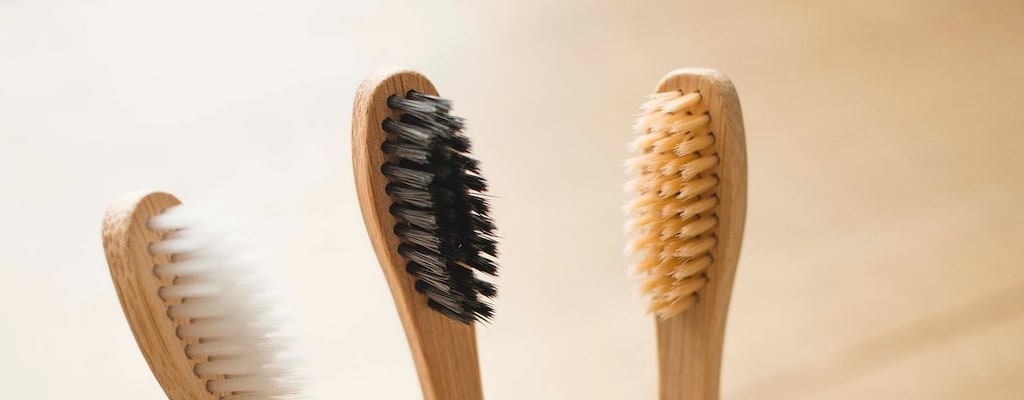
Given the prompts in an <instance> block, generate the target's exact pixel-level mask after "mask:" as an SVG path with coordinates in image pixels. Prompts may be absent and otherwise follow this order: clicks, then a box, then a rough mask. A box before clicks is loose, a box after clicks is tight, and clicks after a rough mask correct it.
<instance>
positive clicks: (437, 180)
mask: <svg viewBox="0 0 1024 400" xmlns="http://www.w3.org/2000/svg"><path fill="white" fill-rule="evenodd" d="M450 108H451V105H450V103H449V102H448V101H447V100H444V99H441V98H439V97H437V90H436V89H435V88H434V85H433V84H432V83H431V82H430V81H429V80H428V79H427V78H426V77H424V76H423V75H421V74H419V73H417V72H414V71H409V70H401V69H382V70H380V71H378V72H376V73H375V74H373V75H371V76H370V77H369V78H367V79H366V80H364V81H363V83H362V85H361V86H360V87H359V90H358V92H357V94H356V99H355V104H354V111H353V116H352V165H353V168H354V172H355V181H356V191H357V193H358V196H359V205H360V208H361V209H362V213H363V221H364V222H365V223H366V229H367V233H368V234H369V236H370V241H371V242H372V243H373V248H374V251H375V252H376V254H377V259H378V261H379V262H380V265H381V268H382V269H383V270H384V276H385V278H386V279H387V282H388V286H389V287H390V288H391V294H392V297H393V298H394V301H395V305H396V307H397V308H398V314H399V316H400V318H401V320H402V325H403V327H404V328H405V333H406V338H407V339H408V341H409V347H410V350H411V351H412V355H413V360H414V362H415V364H416V371H417V374H418V375H419V380H420V387H421V389H422V390H423V397H424V399H426V400H480V399H483V388H482V385H481V383H480V367H479V362H478V359H477V347H476V334H475V326H474V325H475V322H478V321H487V320H489V319H490V318H491V317H492V315H493V312H494V311H493V308H492V306H491V304H490V300H491V299H492V298H493V297H494V296H495V293H496V288H495V286H494V285H493V284H491V283H489V282H487V281H486V280H483V279H480V274H479V273H478V272H482V273H483V274H485V275H490V276H494V275H495V273H496V270H497V264H496V261H495V257H496V256H497V250H496V243H495V237H494V224H493V222H492V221H491V219H490V217H489V216H488V204H487V201H486V198H484V197H483V192H484V191H485V190H486V182H485V181H484V179H483V178H482V177H481V175H480V174H479V173H480V172H479V162H477V161H476V160H475V159H473V158H472V157H470V155H469V150H470V142H469V139H468V138H467V137H466V136H464V135H463V134H462V133H461V131H462V128H463V121H462V119H460V118H457V117H454V116H451V115H450V114H449V113H448V112H449V111H450Z"/></svg>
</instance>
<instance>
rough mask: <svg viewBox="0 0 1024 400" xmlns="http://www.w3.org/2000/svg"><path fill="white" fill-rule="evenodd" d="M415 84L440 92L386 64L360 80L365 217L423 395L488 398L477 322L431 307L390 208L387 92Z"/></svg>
mask: <svg viewBox="0 0 1024 400" xmlns="http://www.w3.org/2000/svg"><path fill="white" fill-rule="evenodd" d="M409 90H416V91H417V92H420V93H425V94H429V95H437V90H436V89H435V88H434V85H433V84H432V83H431V82H430V81H429V80H427V78H426V77H424V76H423V75H421V74H419V73H417V72H414V71H408V70H396V69H386V70H381V71H378V72H377V73H375V74H374V75H373V76H371V77H369V78H367V79H366V80H365V81H363V83H362V85H360V87H359V90H358V91H357V93H356V99H355V104H354V107H353V114H352V165H353V168H354V172H355V181H356V193H357V195H358V197H359V205H360V209H361V210H362V213H363V222H364V223H365V224H366V229H367V232H368V234H369V236H370V241H371V243H373V249H374V252H375V253H376V254H377V260H378V261H379V262H380V265H381V268H382V269H383V271H384V277H385V278H386V279H387V282H388V287H389V288H390V289H391V294H392V297H393V298H394V300H395V306H396V307H397V308H398V314H399V316H400V317H401V320H402V326H403V327H404V328H405V334H406V338H407V339H408V340H409V349H410V350H411V352H412V357H413V361H414V362H415V363H416V373H417V374H418V375H419V380H420V387H421V388H422V389H423V398H424V399H426V400H482V399H483V386H482V384H481V382H480V367H479V362H478V360H477V348H476V331H475V328H474V325H471V324H464V323H462V322H458V321H456V320H453V319H451V318H448V317H446V316H444V315H442V314H441V313H439V312H437V311H434V310H432V309H430V308H429V307H428V306H427V299H426V298H425V297H424V296H423V295H421V294H419V293H417V292H416V289H415V280H414V278H413V277H412V276H411V275H410V274H409V273H407V272H406V271H405V264H406V261H405V259H404V258H403V257H402V256H401V255H400V254H398V245H399V244H400V241H399V238H398V236H397V235H396V234H395V232H394V226H395V222H396V221H395V217H394V216H392V215H391V213H390V211H389V207H390V206H391V199H390V197H389V196H388V195H387V193H386V192H385V186H387V184H388V181H387V178H386V177H385V176H384V174H383V173H382V172H381V166H382V165H384V162H385V161H388V158H387V156H386V155H385V154H384V153H383V152H382V151H381V144H383V143H384V140H385V139H386V138H387V134H386V133H385V132H384V130H383V129H382V128H381V123H382V122H383V121H384V119H385V118H389V117H390V118H393V119H397V118H398V113H397V112H396V111H394V110H392V109H390V108H388V106H387V98H388V97H389V96H390V95H392V94H397V95H400V96H404V95H405V94H406V92H408V91H409ZM391 161H395V160H391Z"/></svg>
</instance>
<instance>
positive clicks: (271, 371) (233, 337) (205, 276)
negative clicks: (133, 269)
mask: <svg viewBox="0 0 1024 400" xmlns="http://www.w3.org/2000/svg"><path fill="white" fill-rule="evenodd" d="M148 227H149V228H150V229H153V230H156V231H159V232H165V233H164V235H163V237H162V239H161V240H160V241H158V242H155V243H153V244H151V245H150V247H149V249H150V252H151V253H152V254H153V255H154V256H161V255H169V256H170V259H171V262H170V263H168V264H162V265H157V266H156V267H155V269H154V273H155V274H156V275H157V276H158V277H174V279H173V284H171V285H169V286H163V287H162V288H161V289H160V291H159V295H160V297H161V298H162V299H163V300H164V301H165V302H166V303H167V304H168V305H169V307H168V311H167V315H168V316H169V317H171V318H172V319H174V320H175V321H176V326H177V335H178V337H179V338H181V339H182V340H185V341H186V342H188V343H189V345H188V346H187V347H186V355H187V356H188V358H189V359H191V360H192V361H193V362H194V363H195V367H194V369H193V372H194V373H195V374H196V375H197V376H199V377H200V378H202V379H204V380H205V381H206V388H207V390H208V391H210V392H211V393H214V394H218V395H219V396H220V398H221V399H224V400H243V399H251V400H271V399H273V400H284V399H296V398H299V396H301V395H302V393H301V389H300V385H301V382H302V380H301V378H300V376H299V375H298V372H297V370H298V367H297V362H298V361H299V360H297V359H296V357H295V356H296V353H295V352H294V351H293V350H292V349H291V338H290V337H289V334H288V333H287V332H286V331H285V330H284V329H283V327H284V326H287V325H288V324H287V321H288V318H287V316H285V315H283V312H282V310H281V307H280V299H279V297H278V294H277V293H276V292H275V289H274V288H275V285H273V284H272V283H273V281H274V280H273V279H272V278H271V276H270V275H269V274H270V271H269V270H268V269H267V268H266V267H265V266H264V265H263V263H262V261H261V259H260V257H259V256H254V255H253V253H252V252H251V249H250V248H249V247H247V243H246V241H245V240H244V238H241V237H240V236H238V235H237V234H236V233H235V232H237V229H235V227H234V223H233V222H231V221H227V220H224V219H223V218H222V217H221V216H220V215H218V214H217V213H214V212H211V211H210V210H205V209H200V208H194V207H191V206H182V205H179V206H175V207H172V208H170V209H167V210H165V211H164V212H163V213H162V214H159V215H156V216H154V217H152V218H150V220H149V221H148ZM161 258H163V257H161Z"/></svg>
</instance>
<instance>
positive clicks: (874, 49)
mask: <svg viewBox="0 0 1024 400" xmlns="http://www.w3.org/2000/svg"><path fill="white" fill-rule="evenodd" d="M1022 22H1024V3H1020V2H1017V1H1012V0H1006V1H975V2H968V1H882V0H867V1H856V2H815V1H775V2H742V1H722V2H688V1H643V0H640V1H610V0H598V1H588V2H580V1H570V0H520V1H514V2H470V1H454V0H436V1H431V2H419V1H404V2H403V1H393V0H383V1H363V2H352V1H341V2H337V1H313V0H293V1H268V0H250V1H223V2H206V1H177V2H137V1H128V0H89V1H66V2H61V1H31V0H21V1H19V0H0V186H2V187H3V191H2V194H0V201H2V205H3V207H2V208H0V221H2V223H0V243H3V244H2V245H0V354H2V356H0V386H2V387H3V388H4V392H5V393H6V395H7V396H8V397H10V398H24V399H58V398H76V399H139V398H161V397H162V396H163V394H162V392H161V390H160V388H159V387H158V385H157V384H156V381H155V380H154V379H153V378H152V375H151V374H150V372H149V371H148V368H147V366H146V363H145V361H144V360H143V358H142V357H141V355H140V353H139V352H138V350H137V348H136V345H135V343H134V340H133V339H132V336H131V333H130V330H129V328H128V325H127V324H126V322H125V320H124V318H123V316H122V313H121V309H120V306H119V304H118V300H117V297H116V295H115V292H114V289H113V287H112V285H111V283H110V278H109V274H108V271H107V266H106V262H105V260H104V257H103V251H102V246H101V242H100V223H101V219H102V215H103V211H104V209H105V207H106V205H107V204H108V203H109V202H110V201H112V200H113V199H115V198H117V197H118V196H120V195H121V194H122V193H124V192H127V191H130V190H137V189H145V188H153V189H162V190H167V191H170V192H173V193H175V194H177V195H178V196H179V197H181V198H182V199H183V200H184V201H186V202H207V201H223V202H228V203H230V204H233V205H234V206H235V207H236V208H237V210H238V211H239V212H240V213H244V214H245V215H247V216H250V217H252V218H254V219H255V223H256V225H257V227H258V230H260V232H259V233H260V234H262V235H263V236H264V237H265V238H266V241H267V242H268V243H270V245H269V246H268V249H270V250H273V251H274V253H275V254H276V256H275V261H276V262H277V263H278V264H279V265H280V266H281V269H282V273H283V280H284V281H285V282H284V284H285V285H286V286H288V287H289V288H291V292H292V293H291V296H290V301H291V306H292V307H293V308H294V309H295V310H296V314H297V315H296V328H297V330H299V331H300V332H301V333H302V335H303V338H304V339H303V341H302V342H301V345H302V347H303V349H304V350H305V351H307V352H308V353H309V360H308V367H309V373H310V375H311V377H312V386H313V394H314V395H315V398H382V399H413V398H418V397H419V396H420V394H419V388H418V384H417V381H416V376H415V372H414V370H413V366H412V362H411V358H410V356H409V354H408V350H407V348H406V342H405V338H404V334H403V332H402V330H401V326H400V324H399V321H398V318H397V316H396V313H395V311H394V307H393V304H392V301H391V297H390V294H389V292H388V290H387V288H386V285H385V282H384V279H383V276H382V274H381V272H380V269H379V267H378V265H377V263H376V260H375V258H374V256H373V253H372V250H371V248H370V246H369V241H368V240H367V238H366V235H365V231H364V228H363V223H362V220H361V218H360V214H359V211H358V207H357V204H356V200H355V193H354V189H353V181H352V173H351V167H350V154H349V123H350V118H351V116H350V114H351V102H352V96H353V93H354V91H355V88H356V86H357V85H358V83H359V80H360V79H361V78H362V77H363V76H364V75H366V74H368V73H369V72H371V71H372V70H374V69H375V68H377V67H379V66H382V65H403V66H407V67H411V68H415V69H418V70H420V71H422V72H424V73H425V74H426V75H427V76H429V77H431V79H432V80H433V81H434V83H435V84H436V85H437V87H438V88H439V90H440V92H441V94H442V95H444V96H445V97H448V98H450V99H453V100H455V106H456V113H457V114H459V115H461V116H464V117H466V118H467V119H468V120H469V124H470V128H469V135H470V136H471V137H473V139H474V140H475V141H476V149H477V150H476V153H477V155H478V156H479V158H480V159H481V160H483V162H484V170H485V171H484V172H485V173H486V175H487V176H488V177H489V179H490V180H491V182H492V192H493V194H494V195H495V196H497V197H498V199H497V200H496V201H495V210H494V213H495V218H496V219H497V221H498V224H499V229H500V230H501V235H502V236H503V238H504V239H503V241H502V246H501V248H502V251H503V254H504V256H503V258H502V264H503V266H504V270H503V275H502V277H501V279H500V285H501V289H502V292H501V297H500V299H499V303H498V306H499V312H498V317H497V319H496V320H495V322H494V323H493V324H492V325H490V326H487V327H483V328H481V329H479V332H480V341H481V345H480V346H481V358H482V364H483V373H484V380H485V382H484V384H485V387H486V390H487V393H488V398H489V399H493V400H502V399H551V400H564V399H584V398H585V399H609V400H618V399H651V398H654V394H655V358H654V357H655V352H654V341H653V339H654V334H653V323H652V320H651V319H650V318H649V317H647V316H645V315H644V314H643V309H644V305H643V304H642V302H641V301H640V300H639V299H637V298H636V297H635V295H634V292H633V288H632V284H631V282H630V281H629V280H628V278H627V274H626V270H625V264H626V263H625V261H624V259H623V256H622V250H621V249H622V247H623V243H624V239H623V233H622V232H623V229H622V213H621V209H620V206H621V204H622V202H623V199H624V196H623V195H622V192H621V190H622V183H623V180H624V174H623V172H622V167H621V165H622V161H623V159H624V158H625V157H626V155H627V152H626V149H625V143H626V142H627V141H628V140H629V138H630V135H631V134H630V125H631V117H632V115H633V114H634V113H636V112H637V108H638V107H639V104H640V103H641V102H642V101H643V100H644V96H645V95H646V94H648V93H649V92H650V91H651V90H653V88H654V85H655V83H656V82H657V81H658V79H659V78H660V77H661V76H662V75H663V74H664V73H666V72H668V71H669V70H672V69H674V68H677V67H684V66H704V67H714V68H718V69H720V70H721V71H723V72H725V73H726V74H727V75H729V76H730V77H731V78H732V79H733V81H734V83H735V85H736V87H737V89H738V90H739V94H740V98H741V101H742V104H743V111H744V116H745V118H746V128H747V140H748V149H749V163H750V175H749V177H750V193H749V196H750V198H749V212H748V225H747V235H746V239H745V242H744V246H743V251H742V255H741V260H740V267H739V268H740V269H739V273H738V278H737V281H736V286H735V290H734V292H733V294H734V297H733V303H732V304H733V306H732V309H731V313H730V316H729V324H728V330H727V331H728V333H727V338H726V349H725V366H724V377H723V379H724V381H723V394H724V397H725V398H726V399H736V400H740V399H865V398H870V399H965V398H971V399H1019V398H1022V397H1024V372H1022V371H1024V263H1022V261H1021V255H1022V249H1024V206H1022V204H1024V156H1022V154H1024V113H1022V112H1021V111H1020V110H1021V107H1024V23H1022Z"/></svg>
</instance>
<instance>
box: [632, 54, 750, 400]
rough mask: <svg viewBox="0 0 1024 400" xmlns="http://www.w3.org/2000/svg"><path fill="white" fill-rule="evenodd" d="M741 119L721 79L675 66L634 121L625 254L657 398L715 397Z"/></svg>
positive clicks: (737, 224)
mask: <svg viewBox="0 0 1024 400" xmlns="http://www.w3.org/2000/svg"><path fill="white" fill-rule="evenodd" d="M742 118H743V117H742V114H741V112H740V104H739V98H738V97H737V95H736V91H735V89H734V88H733V85H732V83H731V82H730V81H729V79H728V78H726V77H725V76H724V75H722V74H720V73H718V72H717V71H713V70H706V69H681V70H676V71H673V72H671V73H669V74H668V75H667V76H665V77H664V78H663V79H662V80H661V82H660V83H659V84H658V87H657V94H655V95H653V96H651V99H650V101H648V102H647V103H646V104H644V106H643V108H642V113H641V115H640V116H639V117H638V118H637V120H636V124H635V126H634V130H635V133H636V135H637V137H636V138H635V139H634V140H633V142H632V144H631V147H632V150H633V151H635V152H636V156H635V157H634V158H632V159H630V160H629V161H628V162H627V170H628V171H629V172H631V173H633V174H636V178H635V180H633V181H631V182H630V183H629V184H628V185H627V191H628V192H630V193H631V194H632V195H633V199H632V200H631V201H630V202H629V203H628V204H627V206H626V209H627V212H628V213H629V214H630V220H629V221H628V222H627V231H629V236H630V240H629V244H628V247H627V252H630V253H633V256H634V258H635V261H634V263H633V265H632V272H633V273H634V274H636V275H638V277H639V280H640V291H641V292H642V293H643V294H645V295H646V296H647V297H648V298H649V300H650V306H649V311H650V312H651V313H653V314H654V315H655V317H656V321H657V343H658V375H659V377H658V384H659V399H660V400H684V399H685V400H715V399H718V392H719V373H720V369H721V360H722V344H723V337H724V331H725V319H726V313H727V312H728V309H729V297H730V293H731V291H732V283H733V277H734V276H735V273H736V262H737V258H738V256H739V250H740V242H741V241H742V238H743V224H744V218H745V214H746V188H747V182H746V179H747V163H746V146H745V142H744V134H743V120H742Z"/></svg>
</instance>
